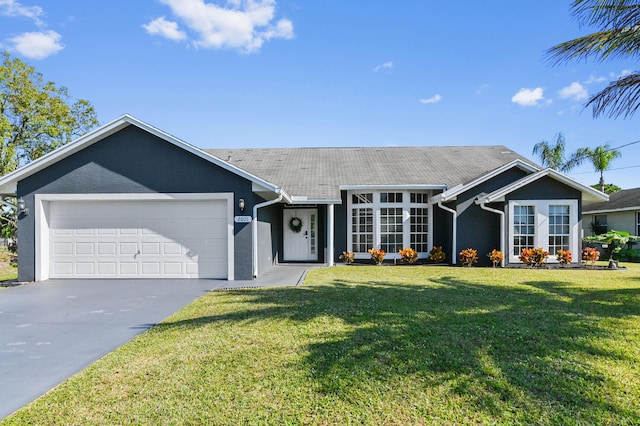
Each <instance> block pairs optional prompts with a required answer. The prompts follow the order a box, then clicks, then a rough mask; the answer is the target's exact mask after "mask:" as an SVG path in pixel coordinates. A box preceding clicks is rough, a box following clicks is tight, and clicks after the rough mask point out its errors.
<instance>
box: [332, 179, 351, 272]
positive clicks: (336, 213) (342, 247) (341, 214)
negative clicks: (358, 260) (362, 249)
mask: <svg viewBox="0 0 640 426" xmlns="http://www.w3.org/2000/svg"><path fill="white" fill-rule="evenodd" d="M340 198H341V199H342V204H336V205H335V206H334V207H333V226H334V227H333V239H334V243H333V261H334V262H340V260H339V258H340V255H341V254H342V252H343V251H346V250H347V232H348V220H349V218H347V191H340Z"/></svg>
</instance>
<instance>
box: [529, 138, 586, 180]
mask: <svg viewBox="0 0 640 426" xmlns="http://www.w3.org/2000/svg"><path fill="white" fill-rule="evenodd" d="M564 149H565V142H564V135H563V134H562V133H560V132H559V133H557V134H556V139H555V142H554V143H553V144H550V143H549V142H547V141H540V142H538V143H537V144H535V145H534V146H533V155H537V156H539V157H540V162H541V163H542V166H543V167H549V168H552V169H555V170H558V171H561V172H568V171H569V170H571V169H573V168H574V167H576V166H577V165H579V164H580V162H581V161H582V158H584V157H578V155H577V153H576V154H573V155H572V156H571V157H570V158H569V159H568V160H566V159H565V157H564Z"/></svg>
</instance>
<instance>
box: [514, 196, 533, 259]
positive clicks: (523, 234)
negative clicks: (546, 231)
mask: <svg viewBox="0 0 640 426" xmlns="http://www.w3.org/2000/svg"><path fill="white" fill-rule="evenodd" d="M534 212H535V208H534V207H533V206H515V207H514V210H513V254H514V256H518V255H520V253H522V249H526V248H531V247H533V241H534V238H535V232H536V231H535V228H536V227H535V223H536V222H535V215H534Z"/></svg>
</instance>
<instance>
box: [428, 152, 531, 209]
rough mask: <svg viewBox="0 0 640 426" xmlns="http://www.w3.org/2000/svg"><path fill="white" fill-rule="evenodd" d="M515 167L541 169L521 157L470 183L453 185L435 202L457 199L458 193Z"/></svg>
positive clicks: (437, 197) (435, 199) (527, 169)
mask: <svg viewBox="0 0 640 426" xmlns="http://www.w3.org/2000/svg"><path fill="white" fill-rule="evenodd" d="M514 167H517V168H519V169H521V170H525V171H527V172H530V173H533V172H537V171H539V170H540V169H538V168H537V167H535V166H533V165H531V164H529V163H527V162H524V161H522V160H521V159H516V160H513V161H511V162H510V163H507V164H505V165H503V166H500V167H498V168H497V169H495V170H492V171H490V172H488V173H486V174H484V175H482V176H480V177H479V178H477V179H474V180H472V181H471V182H469V183H466V184H460V185H457V186H455V187H453V188H451V189H449V190H447V191H444V192H443V193H442V194H439V195H437V196H436V197H435V198H434V202H447V201H450V200H454V199H456V197H457V196H458V195H460V194H462V193H464V192H466V191H468V190H470V189H472V188H474V187H476V186H478V185H480V184H482V183H484V182H486V181H488V180H489V179H492V178H494V177H496V176H498V175H501V174H502V173H504V172H506V171H507V170H510V169H512V168H514Z"/></svg>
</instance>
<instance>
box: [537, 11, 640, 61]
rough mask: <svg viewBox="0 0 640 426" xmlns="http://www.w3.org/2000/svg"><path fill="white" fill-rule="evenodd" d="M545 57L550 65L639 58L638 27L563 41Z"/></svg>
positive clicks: (607, 31)
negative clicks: (589, 60) (578, 61)
mask: <svg viewBox="0 0 640 426" xmlns="http://www.w3.org/2000/svg"><path fill="white" fill-rule="evenodd" d="M639 11H640V10H639ZM546 56H547V58H548V60H549V61H550V62H551V63H552V65H557V64H559V63H563V62H567V61H570V60H587V59H590V58H594V59H595V60H598V61H604V60H607V59H615V58H620V57H624V58H628V57H632V58H633V57H640V27H638V28H636V29H626V28H625V29H612V30H606V31H599V32H596V33H593V34H589V35H586V36H583V37H578V38H576V39H573V40H569V41H565V42H563V43H560V44H557V45H555V46H553V47H552V48H551V49H549V50H547V53H546Z"/></svg>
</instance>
